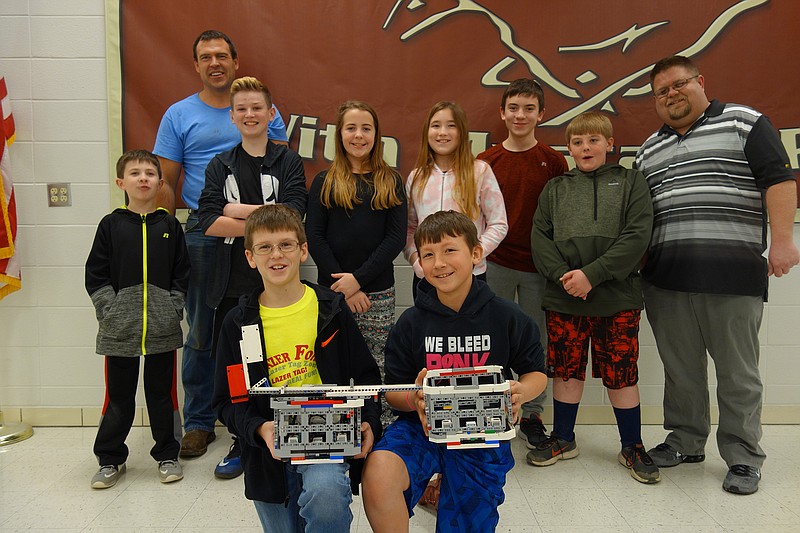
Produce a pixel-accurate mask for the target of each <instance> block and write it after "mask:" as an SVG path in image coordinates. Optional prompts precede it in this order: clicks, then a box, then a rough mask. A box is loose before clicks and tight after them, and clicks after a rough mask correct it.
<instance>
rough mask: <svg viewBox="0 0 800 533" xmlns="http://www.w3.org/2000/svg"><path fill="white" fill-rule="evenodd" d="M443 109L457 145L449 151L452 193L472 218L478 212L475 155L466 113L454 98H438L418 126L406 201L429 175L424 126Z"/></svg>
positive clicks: (430, 152)
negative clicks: (419, 131)
mask: <svg viewBox="0 0 800 533" xmlns="http://www.w3.org/2000/svg"><path fill="white" fill-rule="evenodd" d="M444 109H449V110H450V112H451V113H452V114H453V120H454V121H455V123H456V128H457V129H458V137H459V139H458V146H457V147H456V151H455V152H454V153H453V173H454V174H455V178H456V179H455V187H454V188H453V196H454V199H455V201H456V203H457V204H458V207H459V209H460V210H461V212H462V213H464V214H465V215H467V216H468V217H469V218H471V219H472V220H476V219H477V218H478V216H480V208H479V207H478V200H477V195H478V188H477V185H476V183H475V156H473V155H472V151H471V150H470V147H469V128H468V127H467V115H466V113H464V110H463V109H461V106H459V105H458V104H456V103H455V102H439V103H438V104H436V105H434V106H433V107H432V108H431V110H430V111H429V112H428V118H427V119H426V120H425V123H424V124H423V126H422V140H421V142H420V147H419V155H418V156H417V162H416V164H415V170H414V175H413V176H412V178H411V191H410V194H409V201H411V198H413V197H414V195H416V194H422V191H423V190H425V185H426V184H427V183H428V178H430V177H431V172H432V171H433V165H434V161H435V160H434V152H433V149H432V148H431V146H430V143H429V142H428V130H429V129H430V125H431V120H432V119H433V116H434V115H435V114H436V113H438V112H439V111H442V110H444Z"/></svg>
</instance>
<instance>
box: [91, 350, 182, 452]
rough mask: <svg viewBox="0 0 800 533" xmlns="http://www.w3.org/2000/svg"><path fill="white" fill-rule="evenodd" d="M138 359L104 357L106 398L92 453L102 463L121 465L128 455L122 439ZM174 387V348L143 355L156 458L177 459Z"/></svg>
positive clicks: (129, 420) (132, 407)
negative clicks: (169, 350)
mask: <svg viewBox="0 0 800 533" xmlns="http://www.w3.org/2000/svg"><path fill="white" fill-rule="evenodd" d="M139 359H140V358H139V357H112V356H106V358H105V376H106V398H105V401H104V402H103V415H102V417H101V418H100V427H99V428H98V429H97V437H96V438H95V441H94V454H95V455H96V456H97V459H98V461H99V463H100V465H101V466H103V465H120V464H122V463H124V462H125V461H126V460H127V458H128V447H127V446H126V445H125V439H126V438H127V437H128V433H130V430H131V425H132V424H133V417H134V413H135V411H136V386H137V384H138V382H139ZM177 387H178V384H177V368H176V355H175V351H174V350H173V351H171V352H164V353H156V354H149V355H145V356H144V395H145V399H146V401H147V414H148V416H149V417H150V431H151V432H152V434H153V440H155V445H153V448H152V449H151V450H150V455H151V456H152V457H153V459H155V460H156V461H164V460H166V459H177V458H178V452H179V451H180V448H181V445H180V437H181V418H180V413H179V412H178V393H177Z"/></svg>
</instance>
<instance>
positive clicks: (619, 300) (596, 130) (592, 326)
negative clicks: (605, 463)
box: [527, 112, 661, 483]
mask: <svg viewBox="0 0 800 533" xmlns="http://www.w3.org/2000/svg"><path fill="white" fill-rule="evenodd" d="M612 135H613V131H612V127H611V121H609V119H608V118H607V117H606V116H605V115H603V114H601V113H598V112H587V113H582V114H581V115H578V116H577V117H576V118H575V119H573V120H572V121H571V122H570V123H569V125H568V126H567V131H566V137H567V145H568V148H569V153H570V155H571V156H572V157H573V158H574V159H575V165H576V168H575V169H573V170H571V171H569V172H567V173H566V174H564V175H563V176H559V177H557V178H553V179H552V180H550V181H549V182H548V183H547V185H545V188H544V190H543V191H542V194H541V196H540V197H539V207H538V208H537V210H536V214H535V215H534V217H533V231H532V233H531V248H532V251H533V260H534V263H535V264H536V269H537V270H538V271H539V272H540V273H541V274H542V275H543V276H544V277H545V278H546V280H547V281H546V285H545V291H544V298H543V300H542V307H543V308H544V309H545V314H546V325H547V337H548V346H547V373H548V375H549V376H550V377H552V378H553V410H554V419H553V431H552V433H551V434H550V437H549V438H548V439H547V440H545V441H544V442H543V443H541V444H540V445H539V446H537V447H536V448H535V449H534V450H531V451H530V452H529V453H528V456H527V459H528V462H529V463H530V464H532V465H535V466H547V465H551V464H554V463H555V462H556V461H558V460H560V459H572V458H573V457H577V456H578V453H579V450H578V446H577V444H576V442H575V433H574V428H575V419H576V418H577V414H578V406H579V403H580V399H581V395H582V394H583V386H584V381H585V378H586V363H587V351H588V347H589V343H590V342H591V346H592V375H593V377H596V378H597V377H599V378H602V380H603V385H604V386H605V387H606V390H607V391H608V398H609V400H610V401H611V405H613V407H614V415H615V416H616V419H617V426H618V428H619V433H620V440H621V443H622V450H621V451H620V453H619V455H618V460H619V462H620V464H622V465H623V466H625V467H627V468H628V469H629V470H630V473H631V476H632V477H633V478H634V479H636V480H637V481H640V482H642V483H657V482H658V481H660V480H661V475H660V473H659V471H658V467H657V466H656V465H655V464H654V463H653V461H652V459H651V458H650V457H649V456H648V455H647V452H646V451H645V447H644V445H643V444H642V437H641V411H640V407H639V387H638V386H637V382H638V379H639V375H638V368H637V360H638V357H639V339H638V334H639V319H640V314H641V309H642V307H643V300H642V291H641V287H640V279H639V263H640V261H641V259H642V257H643V255H644V253H645V251H646V250H647V246H648V244H649V242H650V233H651V231H652V226H653V206H652V202H651V200H650V191H649V189H648V187H647V182H646V181H645V178H644V175H642V173H641V172H639V171H637V170H629V169H626V168H623V167H621V166H620V165H617V164H607V163H606V155H607V154H608V152H610V151H611V150H612V149H613V146H614V139H613V137H612Z"/></svg>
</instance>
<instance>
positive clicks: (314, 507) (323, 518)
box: [253, 463, 353, 533]
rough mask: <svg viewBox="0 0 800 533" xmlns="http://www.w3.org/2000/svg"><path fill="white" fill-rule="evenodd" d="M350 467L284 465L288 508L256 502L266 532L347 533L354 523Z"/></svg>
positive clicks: (342, 464) (286, 506)
mask: <svg viewBox="0 0 800 533" xmlns="http://www.w3.org/2000/svg"><path fill="white" fill-rule="evenodd" d="M349 469H350V465H349V464H348V463H332V464H315V465H292V464H288V463H287V464H286V465H284V470H285V472H286V487H287V490H288V498H289V502H288V505H284V504H282V503H266V502H260V501H255V500H254V501H253V504H254V505H255V506H256V512H257V513H258V519H259V520H261V527H262V528H263V529H264V531H273V532H275V533H294V532H297V533H303V532H304V531H305V532H306V533H348V532H349V531H350V524H351V522H352V521H353V513H352V512H351V511H350V503H352V501H353V494H352V493H351V492H350V478H349V477H348V476H347V471H348V470H349Z"/></svg>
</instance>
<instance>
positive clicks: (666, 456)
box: [647, 442, 706, 468]
mask: <svg viewBox="0 0 800 533" xmlns="http://www.w3.org/2000/svg"><path fill="white" fill-rule="evenodd" d="M647 454H648V455H649V456H650V458H651V459H653V462H654V463H655V464H656V466H658V467H660V468H667V467H670V466H677V465H679V464H681V463H702V462H703V461H705V460H706V456H705V455H703V454H698V455H684V454H682V453H681V452H679V451H678V450H676V449H675V448H673V447H672V446H670V445H669V444H667V443H666V442H662V443H661V444H659V445H658V446H656V447H655V448H650V449H649V450H648V451H647Z"/></svg>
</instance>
